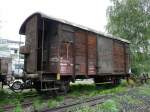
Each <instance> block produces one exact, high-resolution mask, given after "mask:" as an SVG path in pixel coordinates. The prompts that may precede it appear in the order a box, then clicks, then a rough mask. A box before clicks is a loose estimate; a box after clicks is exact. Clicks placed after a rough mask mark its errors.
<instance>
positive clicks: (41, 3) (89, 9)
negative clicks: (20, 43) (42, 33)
mask: <svg viewBox="0 0 150 112" xmlns="http://www.w3.org/2000/svg"><path fill="white" fill-rule="evenodd" d="M109 5H110V0H0V20H1V23H0V27H1V28H0V37H2V38H7V39H11V40H19V34H18V31H19V28H20V26H21V24H22V22H23V21H24V20H25V19H26V18H27V17H28V16H29V15H31V14H32V13H34V12H37V11H40V12H43V13H45V14H47V15H50V16H53V17H56V18H61V19H65V20H68V21H70V22H73V23H76V24H81V25H83V26H86V27H89V28H92V29H95V30H98V31H101V32H105V25H106V24H107V19H106V9H107V7H108V6H109Z"/></svg>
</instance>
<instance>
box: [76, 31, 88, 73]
mask: <svg viewBox="0 0 150 112" xmlns="http://www.w3.org/2000/svg"><path fill="white" fill-rule="evenodd" d="M74 43H75V44H74V46H75V49H76V52H75V74H76V75H85V74H86V32H85V31H81V30H80V31H76V32H75V42H74Z"/></svg>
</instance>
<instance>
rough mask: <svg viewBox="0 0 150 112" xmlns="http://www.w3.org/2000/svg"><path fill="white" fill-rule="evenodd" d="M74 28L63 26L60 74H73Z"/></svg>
mask: <svg viewBox="0 0 150 112" xmlns="http://www.w3.org/2000/svg"><path fill="white" fill-rule="evenodd" d="M73 38H74V32H73V28H72V27H70V26H67V25H62V26H61V38H60V40H61V48H60V74H61V75H73V72H74V71H73V41H74V39H73Z"/></svg>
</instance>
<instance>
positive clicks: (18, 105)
mask: <svg viewBox="0 0 150 112" xmlns="http://www.w3.org/2000/svg"><path fill="white" fill-rule="evenodd" d="M13 112H23V110H22V108H21V105H20V104H17V106H16V108H15V109H14V111H13Z"/></svg>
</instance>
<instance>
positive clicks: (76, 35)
mask: <svg viewBox="0 0 150 112" xmlns="http://www.w3.org/2000/svg"><path fill="white" fill-rule="evenodd" d="M19 33H20V34H22V35H25V36H26V41H25V46H22V47H21V48H20V53H22V54H24V55H25V67H24V68H25V71H26V73H27V74H26V77H28V78H31V79H33V80H34V82H35V84H36V86H38V84H39V83H41V89H42V88H45V87H43V85H42V84H43V82H44V83H45V82H50V81H55V82H57V81H62V82H64V81H67V82H69V81H74V80H75V79H77V78H78V79H79V78H94V79H95V82H104V81H109V80H113V79H120V78H124V77H128V76H129V42H128V41H127V40H124V39H120V38H115V37H112V36H110V35H105V34H102V33H99V32H97V31H94V30H92V29H89V28H86V27H83V26H80V25H76V24H73V23H70V22H68V21H65V20H61V19H56V18H52V17H48V16H47V15H44V14H42V13H34V14H32V15H31V16H29V17H28V18H27V19H26V20H25V21H24V22H23V24H22V26H21V28H20V31H19ZM37 82H38V83H37ZM47 84H48V83H47Z"/></svg>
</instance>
